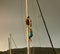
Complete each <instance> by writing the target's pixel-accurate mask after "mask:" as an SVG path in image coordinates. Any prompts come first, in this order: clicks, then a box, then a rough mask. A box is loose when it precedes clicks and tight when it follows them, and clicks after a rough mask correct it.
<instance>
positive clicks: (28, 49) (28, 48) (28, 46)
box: [26, 0, 30, 54]
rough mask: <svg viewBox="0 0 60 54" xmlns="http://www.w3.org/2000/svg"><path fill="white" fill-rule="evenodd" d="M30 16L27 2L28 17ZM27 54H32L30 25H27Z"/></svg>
mask: <svg viewBox="0 0 60 54" xmlns="http://www.w3.org/2000/svg"><path fill="white" fill-rule="evenodd" d="M28 16H29V12H28V0H26V17H28ZM27 54H30V41H29V25H27Z"/></svg>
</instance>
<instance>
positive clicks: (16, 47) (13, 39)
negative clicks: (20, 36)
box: [11, 37, 17, 48]
mask: <svg viewBox="0 0 60 54" xmlns="http://www.w3.org/2000/svg"><path fill="white" fill-rule="evenodd" d="M11 38H12V41H13V43H14V45H15V47H16V48H17V45H16V43H15V41H14V39H13V37H11Z"/></svg>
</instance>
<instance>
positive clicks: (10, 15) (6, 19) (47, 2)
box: [0, 0, 60, 51]
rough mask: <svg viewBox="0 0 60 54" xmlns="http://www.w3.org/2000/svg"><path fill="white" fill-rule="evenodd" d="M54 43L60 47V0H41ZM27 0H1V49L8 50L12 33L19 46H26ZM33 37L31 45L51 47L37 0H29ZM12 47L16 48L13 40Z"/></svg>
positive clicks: (56, 46)
mask: <svg viewBox="0 0 60 54" xmlns="http://www.w3.org/2000/svg"><path fill="white" fill-rule="evenodd" d="M39 4H40V6H41V9H42V13H43V16H44V19H45V21H46V24H47V27H48V30H49V33H50V36H51V39H52V42H53V45H54V47H55V48H60V0H39ZM25 10H26V6H25V0H0V51H5V50H8V49H9V48H8V37H9V34H10V33H11V34H12V37H13V39H14V40H15V43H16V45H17V47H18V48H23V47H26V46H27V44H26V24H25V18H26V14H25V13H26V11H25ZM29 15H30V18H31V19H32V23H33V26H32V30H33V35H34V36H33V37H32V42H31V47H51V45H50V42H49V38H48V36H47V33H46V30H45V28H44V24H43V21H42V19H41V15H40V13H39V9H38V6H37V3H36V1H35V0H29ZM12 48H15V46H14V43H13V41H12Z"/></svg>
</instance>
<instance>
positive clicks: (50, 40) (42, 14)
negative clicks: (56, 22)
mask: <svg viewBox="0 0 60 54" xmlns="http://www.w3.org/2000/svg"><path fill="white" fill-rule="evenodd" d="M36 2H37V5H38V8H39V11H40V14H41V17H42V20H43V23H44V26H45V29H46V32H47V35H48V38H49V41H50V44H51V46H52V49H53V53H54V54H56V51H55V49H54V46H53V43H52V40H51V37H50V34H49V31H48V28H47V25H46V22H45V19H44V17H43V14H42V11H41V8H40V5H39V2H38V0H36Z"/></svg>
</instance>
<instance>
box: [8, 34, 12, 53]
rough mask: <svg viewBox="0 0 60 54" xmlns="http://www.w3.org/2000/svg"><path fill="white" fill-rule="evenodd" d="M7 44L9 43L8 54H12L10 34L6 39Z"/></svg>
mask: <svg viewBox="0 0 60 54" xmlns="http://www.w3.org/2000/svg"><path fill="white" fill-rule="evenodd" d="M8 43H9V54H12V53H11V34H10V37H9V38H8Z"/></svg>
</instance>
